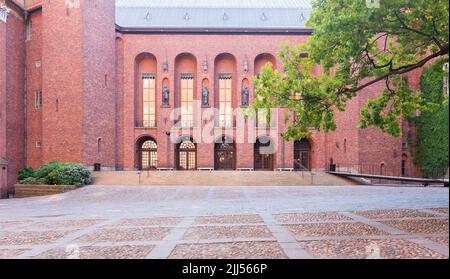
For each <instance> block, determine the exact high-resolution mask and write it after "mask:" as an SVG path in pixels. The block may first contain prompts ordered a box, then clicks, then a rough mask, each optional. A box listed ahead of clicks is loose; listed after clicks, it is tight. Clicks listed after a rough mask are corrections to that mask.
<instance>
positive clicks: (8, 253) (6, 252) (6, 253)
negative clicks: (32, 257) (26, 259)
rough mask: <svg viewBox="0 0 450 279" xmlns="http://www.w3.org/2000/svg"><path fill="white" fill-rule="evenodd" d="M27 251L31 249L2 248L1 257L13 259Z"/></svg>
mask: <svg viewBox="0 0 450 279" xmlns="http://www.w3.org/2000/svg"><path fill="white" fill-rule="evenodd" d="M26 251H29V250H27V249H0V259H13V258H15V257H17V256H19V255H20V254H22V253H24V252H26Z"/></svg>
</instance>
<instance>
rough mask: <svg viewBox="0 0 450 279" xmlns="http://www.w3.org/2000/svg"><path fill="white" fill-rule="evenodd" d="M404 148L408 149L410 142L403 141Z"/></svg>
mask: <svg viewBox="0 0 450 279" xmlns="http://www.w3.org/2000/svg"><path fill="white" fill-rule="evenodd" d="M402 149H403V150H406V149H408V143H407V142H403V143H402Z"/></svg>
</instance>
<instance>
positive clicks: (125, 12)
mask: <svg viewBox="0 0 450 279" xmlns="http://www.w3.org/2000/svg"><path fill="white" fill-rule="evenodd" d="M310 11H311V4H310V0H245V1H244V0H116V24H117V25H118V26H120V27H122V28H125V29H126V28H137V29H154V30H156V29H161V30H163V29H179V30H183V29H185V30H187V29H190V30H194V29H212V30H215V29H217V30H218V29H220V30H227V29H228V30H245V29H249V30H252V29H259V30H292V29H294V30H302V29H307V28H306V26H305V22H306V20H307V19H308V18H309V15H310Z"/></svg>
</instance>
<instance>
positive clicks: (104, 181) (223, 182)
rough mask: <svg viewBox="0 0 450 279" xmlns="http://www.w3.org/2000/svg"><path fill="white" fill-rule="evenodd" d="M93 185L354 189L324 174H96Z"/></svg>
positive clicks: (127, 172)
mask: <svg viewBox="0 0 450 279" xmlns="http://www.w3.org/2000/svg"><path fill="white" fill-rule="evenodd" d="M94 184H96V185H174V186H178V185H191V186H301V185H355V184H356V183H355V182H354V181H352V180H348V179H345V178H340V177H336V176H333V175H329V174H327V173H324V172H279V171H276V172H275V171H274V172H270V171H267V172H265V171H261V172H260V171H143V172H138V171H120V172H110V171H105V172H95V173H94Z"/></svg>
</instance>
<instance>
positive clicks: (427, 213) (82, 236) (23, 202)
mask: <svg viewBox="0 0 450 279" xmlns="http://www.w3.org/2000/svg"><path fill="white" fill-rule="evenodd" d="M448 205H449V192H448V188H442V187H428V188H423V187H407V186H405V187H387V186H292V187H279V186H264V187H260V186H252V187H249V186H247V187H239V186H229V187H223V186H222V187H221V186H144V185H139V186H134V185H127V186H124V185H108V186H102V185H94V186H87V187H84V188H81V189H79V190H76V191H72V192H68V193H65V194H61V195H54V196H45V197H34V198H26V199H9V200H0V258H2V259H4V258H20V259H22V258H51V259H65V258H72V259H73V258H75V259H76V258H104V259H117V258H147V259H161V258H162V259H165V258H169V259H177V258H183V259H194V258H225V259H226V258H234V259H235V258H237V259H245V258H253V259H255V258H256V259H266V258H270V259H271V258H280V259H286V258H292V259H308V258H437V259H439V258H448V256H449V248H448V238H449V224H448V218H449V211H448V207H449V206H448Z"/></svg>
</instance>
